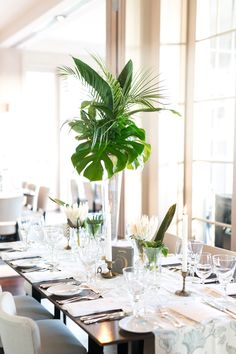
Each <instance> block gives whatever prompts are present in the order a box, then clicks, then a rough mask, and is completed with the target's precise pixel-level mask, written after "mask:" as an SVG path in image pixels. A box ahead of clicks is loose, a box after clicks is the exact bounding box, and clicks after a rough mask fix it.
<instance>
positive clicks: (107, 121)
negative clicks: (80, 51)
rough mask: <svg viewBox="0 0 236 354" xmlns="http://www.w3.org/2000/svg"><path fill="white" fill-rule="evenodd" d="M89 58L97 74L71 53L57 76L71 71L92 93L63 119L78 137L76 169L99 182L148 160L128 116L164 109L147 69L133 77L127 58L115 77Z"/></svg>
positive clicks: (142, 140) (138, 131) (156, 83)
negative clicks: (71, 115)
mask: <svg viewBox="0 0 236 354" xmlns="http://www.w3.org/2000/svg"><path fill="white" fill-rule="evenodd" d="M93 59H94V60H95V62H96V64H97V65H98V67H99V69H100V71H101V75H100V74H98V72H97V71H95V70H94V69H93V68H92V67H90V66H89V65H88V64H86V63H85V62H83V61H81V60H80V59H78V58H73V61H74V67H73V68H70V67H62V68H60V75H62V76H68V75H73V76H74V77H76V78H77V79H79V80H80V81H81V82H82V83H83V84H84V85H85V86H86V87H87V88H88V89H89V93H90V96H91V97H90V99H89V100H86V101H83V102H82V103H81V106H80V117H79V118H75V119H73V120H71V121H69V122H68V124H69V126H70V127H71V129H72V130H74V131H75V133H76V139H77V140H78V146H77V148H76V151H75V152H74V153H73V155H72V157H71V160H72V163H73V165H74V167H75V168H76V170H77V172H78V173H79V174H82V175H84V176H85V177H87V178H88V179H89V180H90V181H98V180H102V179H103V178H111V177H112V176H113V175H114V174H115V173H117V172H119V171H122V170H124V169H125V168H129V169H136V168H137V167H138V166H140V165H142V164H144V163H145V162H146V161H147V160H148V158H149V155H150V152H151V146H150V145H149V144H148V143H147V142H146V136H145V131H144V129H142V128H139V127H138V126H137V125H136V124H135V122H134V120H133V116H134V115H135V114H136V113H138V112H158V111H161V110H168V109H167V108H165V107H164V106H163V107H160V104H161V102H160V101H161V99H162V98H163V97H162V94H161V89H160V87H159V80H158V77H157V76H153V75H152V74H151V73H150V72H143V73H140V74H138V75H136V76H133V63H132V61H131V60H129V61H128V63H127V64H126V65H125V67H124V68H123V70H122V71H121V73H120V74H119V76H118V77H117V78H115V77H114V76H113V75H112V74H111V73H110V72H109V71H108V70H107V68H106V67H105V65H104V64H103V63H102V61H101V60H100V59H98V58H97V57H94V56H93ZM170 111H171V112H173V113H175V114H178V113H177V112H176V111H174V110H170Z"/></svg>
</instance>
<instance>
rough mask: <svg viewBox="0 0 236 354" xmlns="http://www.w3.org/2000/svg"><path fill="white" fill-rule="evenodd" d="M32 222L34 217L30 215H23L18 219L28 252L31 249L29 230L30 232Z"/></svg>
mask: <svg viewBox="0 0 236 354" xmlns="http://www.w3.org/2000/svg"><path fill="white" fill-rule="evenodd" d="M31 220H32V217H31V215H30V214H26V215H23V216H21V217H20V218H19V219H18V228H19V232H20V235H21V238H22V241H23V243H24V249H25V250H27V249H28V248H29V239H28V235H29V230H30V226H31Z"/></svg>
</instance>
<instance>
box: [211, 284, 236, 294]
mask: <svg viewBox="0 0 236 354" xmlns="http://www.w3.org/2000/svg"><path fill="white" fill-rule="evenodd" d="M207 287H208V288H209V289H214V290H215V291H216V292H218V293H219V294H220V295H224V290H223V288H222V286H221V285H220V284H211V285H210V284H208V286H207ZM226 293H227V295H236V283H229V284H228V285H227V288H226Z"/></svg>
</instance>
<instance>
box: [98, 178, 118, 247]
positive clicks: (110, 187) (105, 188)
mask: <svg viewBox="0 0 236 354" xmlns="http://www.w3.org/2000/svg"><path fill="white" fill-rule="evenodd" d="M121 182H122V173H121V172H120V173H116V174H115V175H114V176H113V177H112V178H110V179H107V180H104V181H102V212H103V215H104V233H105V234H107V232H109V230H108V228H109V227H110V228H111V230H110V232H111V240H112V241H116V240H117V238H118V228H119V215H120V195H121ZM109 218H110V220H109Z"/></svg>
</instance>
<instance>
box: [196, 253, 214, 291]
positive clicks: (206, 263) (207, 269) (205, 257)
mask: <svg viewBox="0 0 236 354" xmlns="http://www.w3.org/2000/svg"><path fill="white" fill-rule="evenodd" d="M211 273H212V257H211V254H210V253H208V252H203V253H202V254H201V256H200V257H199V260H198V263H197V264H196V274H197V276H199V278H201V283H202V284H203V285H204V284H205V280H206V278H208V277H209V276H210V275H211Z"/></svg>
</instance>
